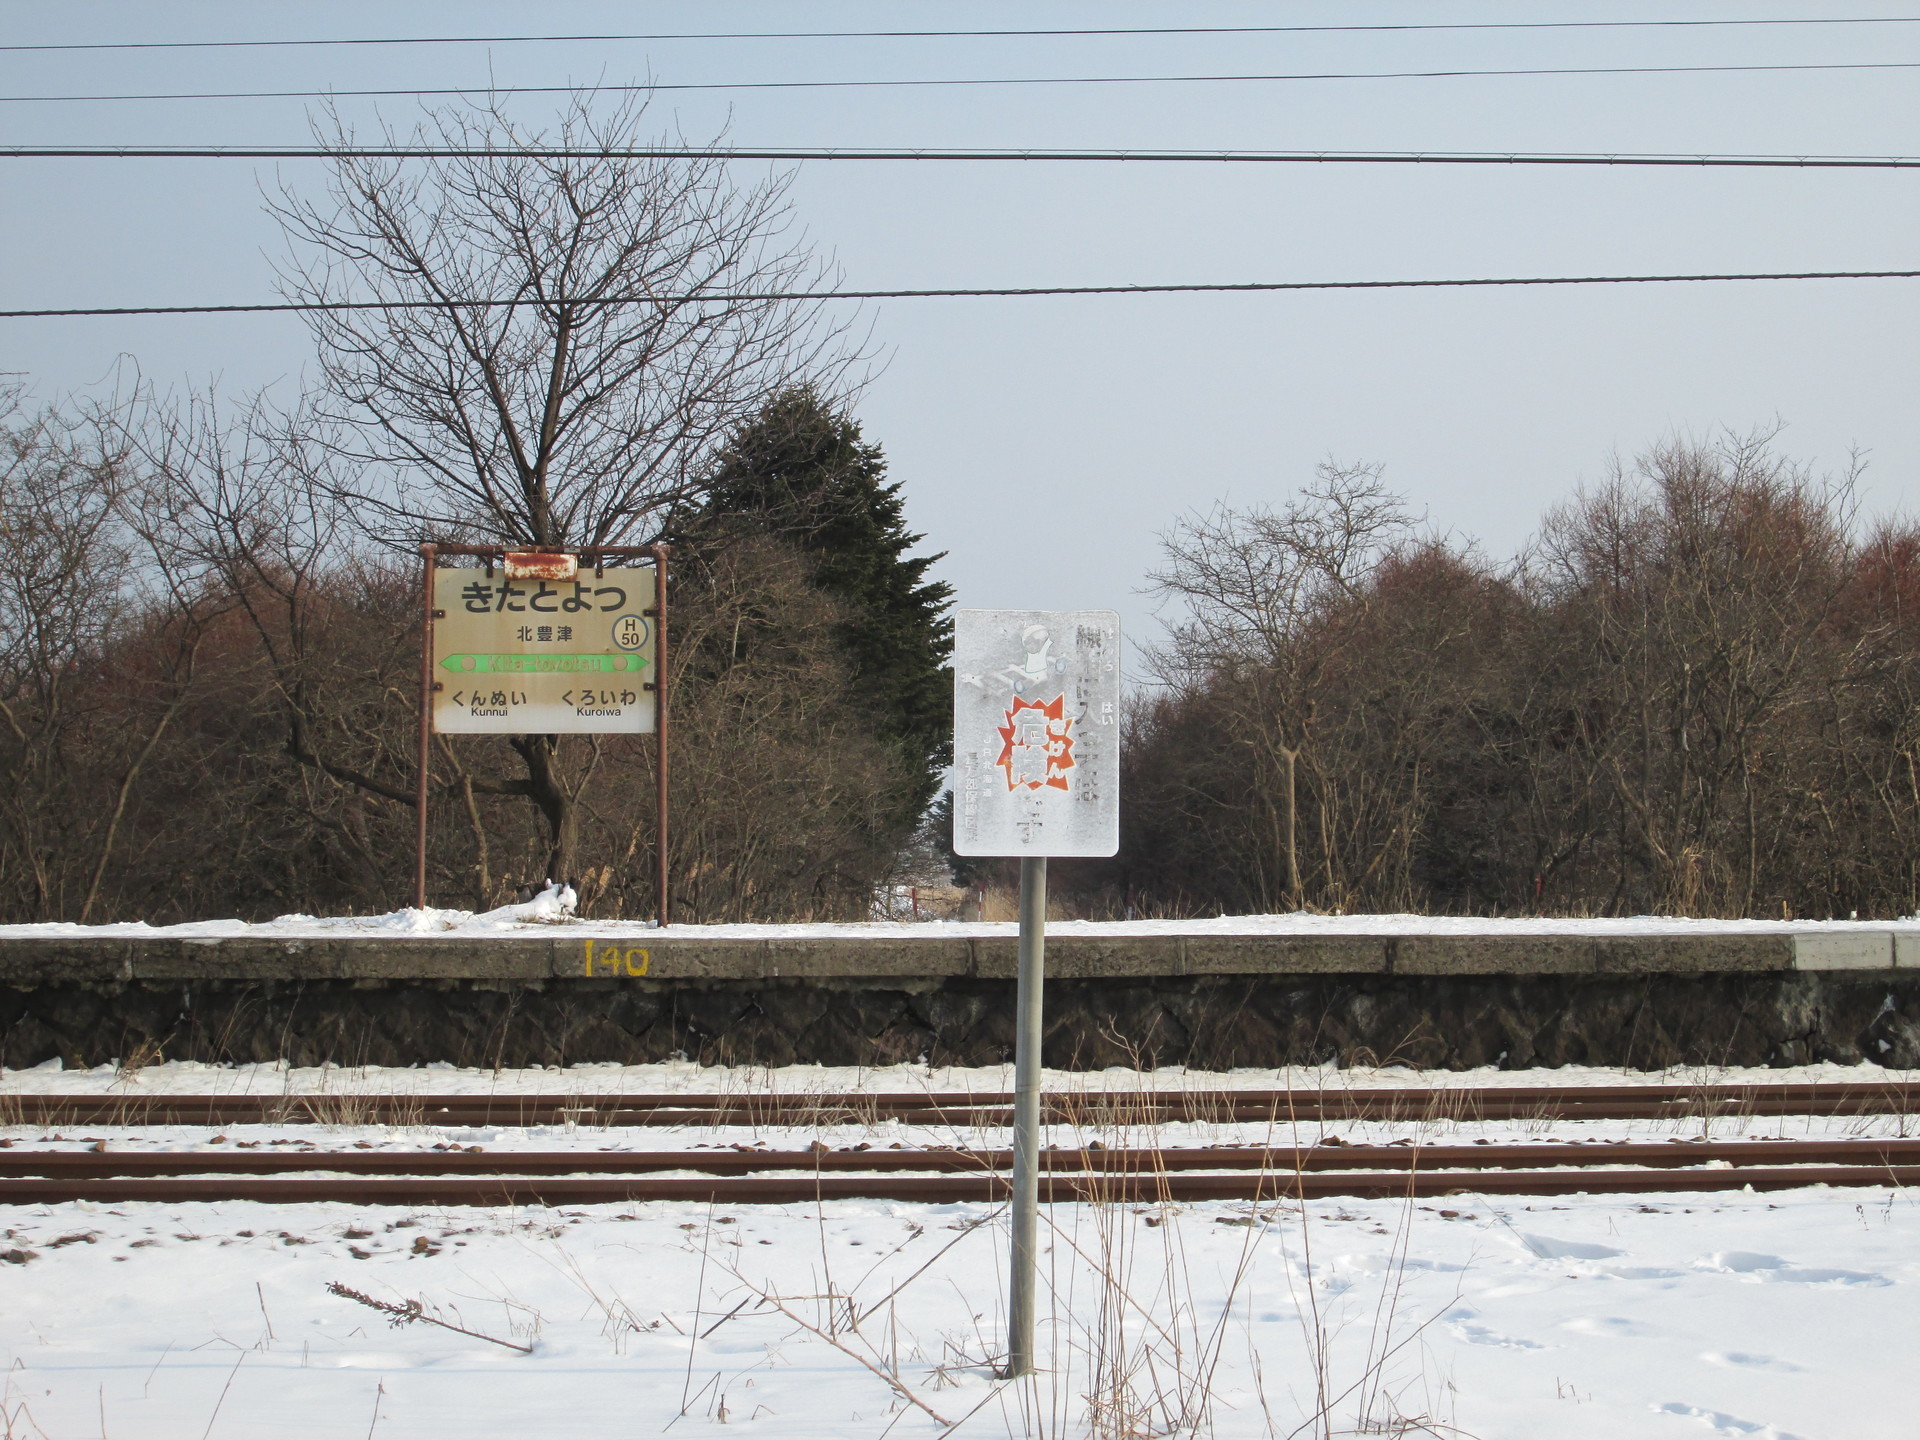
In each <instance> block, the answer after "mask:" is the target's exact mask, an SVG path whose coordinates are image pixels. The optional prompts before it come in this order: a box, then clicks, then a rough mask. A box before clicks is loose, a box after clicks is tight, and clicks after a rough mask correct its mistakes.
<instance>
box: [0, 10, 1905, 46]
mask: <svg viewBox="0 0 1920 1440" xmlns="http://www.w3.org/2000/svg"><path fill="white" fill-rule="evenodd" d="M1916 22H1920V16H1912V15H1858V16H1817V17H1811V18H1805V19H1732V20H1508V21H1486V22H1480V23H1471V24H1414V25H1150V26H1102V27H1097V28H1089V27H1074V28H1064V27H1063V28H1058V29H1031V30H715V31H697V32H688V31H659V32H654V33H650V34H604V35H399V36H370V37H353V38H344V39H312V40H119V41H96V42H92V43H83V44H69V45H0V53H8V52H25V51H33V52H42V51H61V50H279V49H290V48H294V47H303V46H305V47H322V46H347V45H363V46H364V45H527V44H547V43H564V42H567V41H584V40H591V41H601V42H612V41H627V40H637V41H665V40H951V39H1012V38H1027V37H1035V38H1038V37H1044V36H1098V35H1362V34H1364V35H1377V34H1394V33H1401V32H1409V31H1426V30H1443V31H1444V30H1689V29H1705V28H1709V27H1715V28H1730V27H1737V26H1755V25H1912V24H1915V23H1916Z"/></svg>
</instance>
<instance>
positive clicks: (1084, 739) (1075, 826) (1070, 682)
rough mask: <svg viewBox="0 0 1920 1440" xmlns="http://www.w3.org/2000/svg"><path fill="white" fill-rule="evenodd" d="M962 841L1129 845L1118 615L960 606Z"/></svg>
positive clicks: (1018, 851) (1077, 847) (956, 838)
mask: <svg viewBox="0 0 1920 1440" xmlns="http://www.w3.org/2000/svg"><path fill="white" fill-rule="evenodd" d="M953 760H954V781H953V784H954V804H953V848H954V852H955V853H956V854H960V855H996V856H1015V855H1022V856H1042V855H1112V854H1113V853H1115V852H1116V851H1117V850H1118V849H1119V848H1120V617H1119V616H1118V615H1117V614H1115V613H1114V612H1113V611H1111V610H962V611H960V612H958V614H956V615H955V617H954V638H953Z"/></svg>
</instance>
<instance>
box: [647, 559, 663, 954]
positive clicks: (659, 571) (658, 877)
mask: <svg viewBox="0 0 1920 1440" xmlns="http://www.w3.org/2000/svg"><path fill="white" fill-rule="evenodd" d="M648 549H649V550H651V551H652V552H653V664H654V670H653V686H654V689H653V703H654V711H653V749H654V767H655V768H654V777H653V805H654V815H653V826H654V830H653V833H654V840H655V845H654V857H653V858H654V883H655V885H656V887H657V890H658V895H659V921H660V928H661V929H662V930H664V929H666V928H667V911H668V903H667V547H666V546H665V545H651V546H649V547H648Z"/></svg>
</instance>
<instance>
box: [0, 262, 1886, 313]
mask: <svg viewBox="0 0 1920 1440" xmlns="http://www.w3.org/2000/svg"><path fill="white" fill-rule="evenodd" d="M1728 280H1920V270H1789V271H1766V272H1752V273H1742V274H1702V275H1515V276H1502V277H1498V278H1491V279H1470V280H1253V281H1222V282H1216V283H1198V284H1173V285H1032V286H1017V287H978V288H947V289H938V290H760V291H746V292H739V293H729V292H726V291H718V292H702V291H694V292H689V293H685V294H675V295H645V294H642V295H610V296H596V297H595V298H593V299H590V300H553V299H547V300H530V299H527V298H525V297H521V298H516V299H511V300H497V299H484V298H475V299H470V300H444V299H443V300H282V301H275V302H268V303H263V304H256V305H113V306H96V307H77V306H76V307H66V308H61V309H47V310H0V320H43V319H56V318H66V317H76V316H119V315H264V314H283V313H298V312H303V311H355V310H480V309H489V310H491V309H513V308H517V307H522V306H525V307H531V308H553V307H555V306H562V305H566V306H582V307H596V306H606V305H703V304H730V305H733V304H743V303H747V304H757V303H762V302H771V301H779V300H936V299H955V300H973V299H984V298H988V297H998V298H1028V297H1037V296H1048V295H1221V294H1255V293H1268V292H1276V291H1286V290H1441V289H1483V288H1490V287H1496V286H1529V285H1668V284H1689V283H1696V282H1700V281H1728Z"/></svg>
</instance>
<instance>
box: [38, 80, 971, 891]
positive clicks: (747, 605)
mask: <svg viewBox="0 0 1920 1440" xmlns="http://www.w3.org/2000/svg"><path fill="white" fill-rule="evenodd" d="M642 112H643V107H642V106H641V105H639V104H637V103H624V102H623V103H620V104H617V105H615V106H614V107H612V108H610V109H609V108H607V107H605V106H603V105H600V104H599V103H598V99H597V97H594V96H592V95H590V94H588V95H582V96H578V97H575V99H574V100H573V102H572V103H571V104H570V106H569V107H568V108H567V109H566V110H565V111H564V113H563V114H562V115H561V117H560V118H559V120H558V122H557V124H556V125H555V126H554V127H553V128H552V129H551V130H550V131H538V130H528V129H527V128H525V127H523V126H521V125H518V124H516V123H515V122H514V121H512V120H511V119H509V118H508V117H507V116H506V115H504V114H503V113H501V112H500V111H498V110H497V109H494V108H492V107H490V106H488V105H485V104H481V105H474V106H461V107H455V108H452V109H448V110H445V111H442V112H439V113H437V114H435V115H433V116H431V117H429V119H428V120H427V121H426V122H425V123H424V124H423V125H422V127H421V128H420V130H419V131H418V132H417V133H415V134H412V135H400V134H391V133H390V134H388V135H386V136H385V139H386V140H388V141H389V142H392V143H393V144H395V145H399V146H404V145H405V144H407V143H408V142H412V143H414V144H425V145H428V146H432V147H437V148H442V149H447V150H452V151H455V152H458V153H456V154H452V155H443V156H438V157H435V158H431V159H427V160H404V161H403V160H392V159H370V158H366V157H365V156H364V155H356V154H353V153H348V152H349V151H350V150H351V149H352V148H353V147H354V145H355V140H356V137H355V136H353V135H352V134H351V133H350V132H349V131H348V130H346V129H345V128H344V127H342V126H338V125H336V126H334V127H333V129H332V130H331V132H327V131H325V130H324V128H323V138H326V137H327V136H329V135H330V138H331V140H332V141H333V142H335V143H337V145H338V147H339V148H340V150H341V153H340V154H338V155H337V156H335V157H333V158H332V160H331V161H330V162H329V164H328V167H327V175H328V179H327V183H326V185H325V186H324V188H322V189H321V190H318V191H313V192H306V191H298V190H287V191H283V192H281V193H280V194H278V195H277V196H275V197H274V198H272V199H271V201H270V209H272V211H273V212H274V214H275V215H276V216H277V218H278V219H279V221H280V223H281V226H282V229H283V231H284V233H285V235H286V237H287V241H288V251H287V256H286V258H285V259H284V260H283V261H281V262H280V266H279V276H280V282H281V287H282V290H283V293H285V294H286V295H287V296H288V297H289V298H291V299H295V300H300V301H308V302H315V303H316V304H317V305H319V306H322V307H331V308H315V309H310V310H308V311H306V312H305V319H306V320H307V322H308V325H309V329H310V331H311V337H312V340H313V345H314V350H313V355H314V362H313V367H312V370H311V371H310V373H309V374H308V375H307V376H305V377H304V383H303V385H302V386H301V389H300V393H299V394H298V395H297V396H296V397H295V398H294V399H293V400H292V401H291V402H288V401H286V400H285V399H284V398H275V397H272V396H269V395H265V394H256V395H246V396H238V397H233V396H228V395H224V394H219V393H214V392H207V393H200V394H185V395H175V394H169V393H165V392H162V391H159V390H157V389H156V388H154V387H151V386H147V385H142V384H137V383H136V384H134V385H131V386H130V387H128V391H127V393H124V394H121V395H117V396H115V397H110V398H106V399H96V400H92V401H75V402H70V403H65V404H56V405H53V406H47V407H41V408H38V409H35V408H33V407H30V406H29V405H27V404H26V402H25V399H24V397H23V394H22V393H21V392H20V391H19V390H18V389H17V388H16V389H15V390H13V391H11V392H8V393H7V394H6V395H5V396H4V397H0V399H3V400H4V403H3V404H0V548H4V553H5V554H6V555H7V565H6V567H5V570H6V573H5V578H4V579H0V920H4V921H36V920H75V921H93V922H98V921H106V920H129V919H145V920H151V921H155V922H164V921H169V920H179V919H188V918H199V917H205V916H210V915H212V916H218V915H237V916H241V917H245V918H261V917H265V916H272V915H278V914H284V913H289V912H308V913H319V914H329V913H333V914H337V913H343V912H360V913H367V912H380V911H386V910H391V909H393V908H395V907H396V906H397V905H398V904H399V903H401V902H402V901H403V900H404V899H405V898H406V893H407V890H408V884H407V877H409V876H410V875H411V873H412V850H413V842H412V836H413V830H414V823H415V815H414V810H413V805H414V798H413V784H414V774H415V758H414V754H415V729H414V725H415V718H414V717H415V715H416V714H417V696H418V685H419V679H418V676H419V637H420V598H419V583H420V573H419V571H420V560H419V557H418V553H417V552H418V547H419V546H420V545H421V544H422V543H425V542H439V543H456V544H498V545H501V546H503V547H506V548H530V547H531V548H539V547H592V546H601V545H646V544H652V543H655V542H665V543H668V544H669V545H671V546H672V547H673V564H672V593H671V596H670V606H669V615H670V636H669V639H670V658H671V667H672V674H671V682H672V694H673V697H674V703H673V711H674V714H673V719H674V724H673V727H672V737H673V738H672V742H671V760H672V770H673V781H672V785H673V790H672V803H673V812H674V826H675V829H674V838H673V843H672V845H671V847H670V849H669V860H670V880H669V884H670V886H671V889H672V891H673V899H674V902H675V907H676V911H677V913H679V914H680V915H682V916H684V917H685V918H688V919H776V918H777V919H789V918H805V917H846V916H860V915H864V914H865V913H866V911H867V907H868V905H869V903H870V900H871V896H872V894H873V891H874V888H875V886H876V885H878V884H880V883H882V882H884V881H885V880H886V879H888V878H889V877H890V875H891V874H892V873H893V871H894V870H895V869H896V867H897V866H898V865H899V864H900V863H901V861H900V857H901V855H902V852H903V850H904V849H905V848H907V846H908V842H909V841H910V839H911V837H912V836H913V835H914V834H915V832H916V830H917V828H918V826H919V825H920V823H921V819H922V816H923V813H924V811H925V809H926V804H927V801H928V799H929V798H930V796H931V794H932V792H933V790H934V789H935V788H936V786H937V784H938V778H939V775H940V773H941V770H942V767H943V766H944V764H945V761H946V754H947V749H948V744H949V741H948V737H947V733H946V732H947V722H946V719H945V714H944V702H943V700H942V699H941V697H942V696H943V695H944V681H943V678H942V674H943V672H942V666H943V664H944V661H945V656H946V650H947V645H948V635H949V623H948V621H947V619H946V612H947V609H948V603H949V596H948V591H947V589H946V587H945V586H943V585H941V584H939V583H937V582H933V581H930V580H928V578H927V575H926V572H927V569H928V567H929V566H930V565H931V564H932V563H934V561H935V560H936V559H937V558H938V557H937V556H925V555H916V554H914V553H913V552H914V550H915V548H916V546H917V545H918V542H919V540H920V537H919V536H917V535H914V534H912V533H911V532H910V531H909V530H908V529H907V527H906V524H905V520H904V516H903V513H902V501H901V494H900V486H899V484H898V483H897V482H894V481H891V480H889V479H888V478H887V475H886V461H885V458H884V456H883V455H882V454H881V452H880V449H879V448H878V447H877V446H874V445H872V444H870V443H868V442H867V441H866V440H865V439H864V438H863V436H862V434H861V432H860V428H859V426H858V424H857V423H856V422H855V421H854V420H853V418H852V414H851V408H850V406H851V401H852V398H853V397H854V396H855V395H857V393H858V390H859V388H860V381H861V367H862V365H863V363H864V360H865V352H864V350H863V348H862V344H861V342H860V339H859V337H858V336H857V335H855V334H853V332H852V328H851V323H852V322H851V321H850V320H849V319H848V318H847V312H846V311H845V310H844V308H842V309H839V310H836V309H834V308H833V307H832V306H831V305H830V304H828V303H826V302H822V301H817V300H815V301H808V300H793V299H787V298H781V297H783V296H788V295H792V294H794V293H802V294H818V293H820V292H822V291H826V290H830V289H831V288H832V275H831V267H830V266H829V265H828V264H827V263H826V262H825V261H823V260H822V259H821V258H820V257H819V256H817V255H816V254H815V253H814V252H813V251H812V250H811V249H810V248H809V247H808V245H807V244H806V243H805V241H804V239H803V237H800V236H799V235H798V234H797V232H796V231H795V228H794V221H793V217H792V215H791V213H790V209H789V207H788V204H787V200H786V189H787V186H788V184H789V182H790V179H791V177H790V176H782V175H780V174H773V175H770V176H768V177H767V178H766V179H764V180H760V181H758V182H754V183H746V184H737V183H735V181H734V180H733V179H732V178H731V177H730V176H729V174H728V172H727V168H726V167H725V165H724V164H723V163H722V162H720V161H718V160H699V159H695V160H661V159H651V158H621V157H620V156H619V152H621V151H623V150H629V149H633V148H636V147H641V146H643V145H644V141H645V136H644V135H643V134H642V133H641V131H640V128H639V126H640V121H641V118H642ZM556 151H578V152H584V153H585V155H587V156H595V155H599V156H602V157H605V156H606V155H607V154H608V153H609V152H611V154H612V156H613V158H573V157H569V156H566V155H556V153H555V152H556ZM342 305H350V306H353V307H357V308H338V307H340V306H342ZM653 743H654V742H653V741H652V739H651V738H648V737H636V736H625V735H566V736H553V735H547V736H541V735H527V736H503V737H490V736H438V737H435V742H434V745H433V749H432V758H431V772H430V791H431V802H430V819H431V827H432V828H431V836H430V839H431V844H430V856H431V865H430V873H429V887H428V888H429V894H430V896H431V897H432V899H433V901H434V902H435V903H438V904H442V905H458V906H461V907H463V908H470V909H485V908H490V907H492V906H495V905H498V904H500V903H503V902H505V901H509V900H512V899H513V898H514V897H515V895H516V894H517V893H518V892H520V891H521V890H522V889H523V888H524V887H526V886H528V885H539V884H541V883H543V882H544V881H546V880H547V879H549V878H551V879H556V880H559V879H567V880H572V881H573V882H574V883H575V885H576V887H577V889H578V890H579V892H580V894H581V898H582V902H583V905H584V906H585V908H586V909H587V910H588V911H589V912H590V913H595V914H600V915H618V914H630V915H645V914H648V913H651V911H652V909H653V905H654V900H655V897H654V895H653V893H652V880H651V874H652V866H651V864H650V863H649V859H650V856H651V855H652V853H653V846H654V844H655V835H654V832H653V827H652V824H651V818H650V817H651V814H652V805H653V793H652V767H651V764H650V761H649V751H650V748H651V746H652V745H653Z"/></svg>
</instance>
